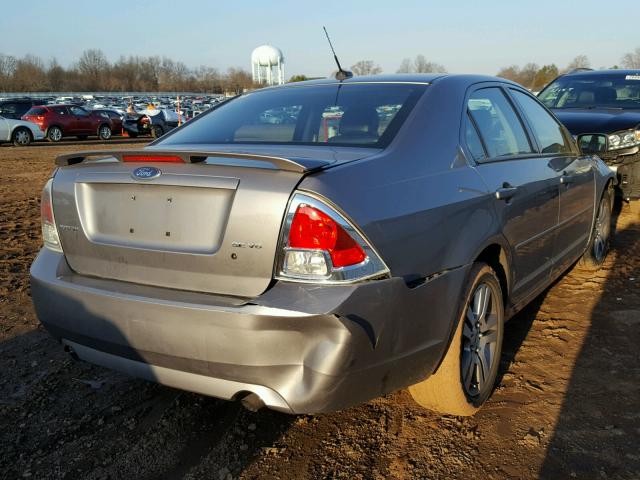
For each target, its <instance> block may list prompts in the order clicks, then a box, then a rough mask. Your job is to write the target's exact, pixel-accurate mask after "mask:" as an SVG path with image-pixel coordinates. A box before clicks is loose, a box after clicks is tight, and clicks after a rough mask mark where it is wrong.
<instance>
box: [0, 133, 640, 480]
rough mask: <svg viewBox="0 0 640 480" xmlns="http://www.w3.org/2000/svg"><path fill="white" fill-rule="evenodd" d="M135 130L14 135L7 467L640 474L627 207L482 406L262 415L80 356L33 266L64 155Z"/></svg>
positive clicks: (4, 178) (0, 317)
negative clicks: (34, 140) (48, 186)
mask: <svg viewBox="0 0 640 480" xmlns="http://www.w3.org/2000/svg"><path fill="white" fill-rule="evenodd" d="M131 143H135V142H132V141H128V140H127V141H118V140H116V141H112V142H109V143H108V144H106V145H104V146H103V144H99V142H63V143H62V144H61V145H57V146H51V145H48V144H41V145H36V146H33V147H29V148H14V147H9V146H3V147H0V242H1V243H0V245H1V248H0V452H2V454H1V455H0V477H1V478H7V479H15V478H35V479H41V478H65V479H129V478H132V479H133V478H135V479H147V478H149V479H150V478H187V479H196V478H213V479H236V478H242V479H254V478H260V479H263V478H264V479H276V478H281V479H320V478H322V479H324V478H344V479H378V478H397V479H409V478H411V479H413V478H429V479H432V478H454V479H455V478H465V479H469V478H548V479H565V478H579V479H582V478H597V479H606V478H622V479H638V478H640V354H639V352H640V218H638V217H636V218H632V214H631V213H630V212H629V211H628V210H627V209H626V208H622V210H621V211H619V207H618V213H619V215H617V217H616V232H615V240H614V242H613V246H612V251H611V253H610V255H609V257H608V260H607V262H606V266H605V268H604V269H602V270H601V271H600V272H598V273H597V274H595V275H594V274H589V273H587V272H584V271H581V270H580V269H578V268H574V269H573V270H572V271H570V272H568V273H567V274H565V275H564V276H563V277H562V278H561V279H560V280H559V281H558V282H556V283H555V284H554V285H553V286H552V287H551V288H549V289H548V290H547V291H546V292H545V293H544V294H542V295H541V296H540V297H539V298H538V299H536V301H535V302H534V303H533V304H532V305H530V306H529V307H527V308H526V310H524V311H523V312H521V313H520V314H518V315H517V316H516V317H515V318H514V319H513V320H512V321H511V322H509V323H508V324H507V327H506V338H505V347H504V355H503V361H502V364H501V373H500V381H499V385H498V386H497V387H496V390H495V392H494V394H493V396H492V397H491V399H490V400H489V402H488V403H487V405H486V406H485V407H484V408H483V409H482V410H481V411H480V413H479V414H478V415H476V416H475V417H472V418H457V417H449V416H439V415H436V414H434V413H431V412H429V411H425V410H422V409H420V408H419V407H417V406H416V405H415V404H413V403H412V401H411V399H410V397H409V395H408V394H407V393H406V392H397V393H395V394H392V395H388V396H387V397H384V398H379V399H376V400H373V401H371V402H369V403H367V404H365V405H361V406H358V407H355V408H351V409H349V410H345V411H342V412H338V413H334V414H327V415H318V416H295V417H294V416H288V415H284V414H280V413H276V412H272V411H268V410H262V411H260V412H258V413H251V412H248V411H246V410H244V409H243V408H242V407H241V406H240V405H239V404H237V403H230V402H224V401H220V400H217V399H214V398H207V397H203V396H200V395H195V394H191V393H186V392H181V391H178V390H173V389H170V388H167V387H162V386H160V385H156V384H152V383H148V382H145V381H142V380H137V379H132V378H129V377H126V376H124V375H121V374H118V373H115V372H111V371H108V370H105V369H103V368H99V367H94V366H91V365H88V364H83V363H77V362H74V361H72V360H71V359H70V358H69V357H68V356H67V355H66V354H64V353H63V352H62V349H61V347H60V345H58V344H57V343H56V342H55V341H54V340H53V339H52V338H50V337H49V335H48V334H47V333H46V332H45V331H44V330H43V329H42V328H41V327H40V326H39V324H38V321H37V319H36V317H35V315H34V311H33V308H32V306H31V301H30V297H29V284H28V269H29V265H30V264H31V262H32V260H33V258H34V256H35V254H36V253H37V251H38V249H39V248H40V220H39V196H40V190H41V188H42V186H43V184H44V182H45V180H46V178H47V176H48V174H49V173H50V171H51V170H52V165H53V158H54V156H55V155H57V154H60V153H66V152H69V151H73V150H79V149H82V148H92V149H93V148H105V147H106V148H125V147H127V146H131ZM136 146H141V144H140V142H137V145H136Z"/></svg>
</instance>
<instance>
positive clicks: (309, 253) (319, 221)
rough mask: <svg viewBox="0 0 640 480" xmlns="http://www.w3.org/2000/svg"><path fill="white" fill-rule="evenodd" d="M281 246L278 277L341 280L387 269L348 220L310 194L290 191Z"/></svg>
mask: <svg viewBox="0 0 640 480" xmlns="http://www.w3.org/2000/svg"><path fill="white" fill-rule="evenodd" d="M281 246H282V252H281V260H280V262H279V268H278V278H281V279H289V280H298V281H314V282H318V281H319V282H323V283H344V282H354V281H359V280H364V279H367V278H372V277H378V276H384V275H387V274H388V273H389V270H388V268H387V266H386V265H385V264H384V262H383V261H382V260H381V259H380V257H379V256H378V254H377V253H376V252H375V251H374V250H373V248H372V247H371V245H370V244H369V242H367V241H366V240H365V238H364V235H363V234H362V233H360V232H359V231H358V230H357V229H356V228H355V227H354V225H353V224H352V223H351V222H349V221H348V220H347V219H346V218H345V217H344V216H343V215H340V214H339V213H338V212H337V211H336V210H335V209H334V208H332V207H330V206H329V205H328V204H327V203H326V202H324V201H322V200H320V199H319V198H316V197H312V196H310V195H306V194H302V193H297V194H295V195H294V197H293V199H292V201H291V204H290V207H289V211H288V213H287V218H286V223H285V228H284V230H283V233H282V240H281Z"/></svg>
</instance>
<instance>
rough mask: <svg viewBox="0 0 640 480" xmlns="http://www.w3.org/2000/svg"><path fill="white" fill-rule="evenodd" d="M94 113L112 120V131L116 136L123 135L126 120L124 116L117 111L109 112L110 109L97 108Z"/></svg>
mask: <svg viewBox="0 0 640 480" xmlns="http://www.w3.org/2000/svg"><path fill="white" fill-rule="evenodd" d="M93 113H96V114H98V115H102V116H103V117H105V118H108V119H110V120H111V130H112V131H113V133H114V134H117V135H120V134H121V133H122V119H123V118H124V115H121V114H120V113H118V112H117V111H115V110H109V109H108V108H96V109H94V110H93Z"/></svg>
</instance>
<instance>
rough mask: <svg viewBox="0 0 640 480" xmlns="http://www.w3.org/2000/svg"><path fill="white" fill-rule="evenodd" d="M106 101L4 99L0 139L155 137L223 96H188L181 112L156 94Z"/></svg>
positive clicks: (19, 143) (24, 142) (20, 142)
mask: <svg viewBox="0 0 640 480" xmlns="http://www.w3.org/2000/svg"><path fill="white" fill-rule="evenodd" d="M56 100H57V101H58V102H56ZM105 100H107V99H105ZM108 100H110V101H109V102H104V103H100V102H99V99H95V98H91V99H90V100H87V99H83V98H72V97H68V98H66V97H60V98H57V99H33V98H18V99H7V100H3V101H0V143H2V142H11V143H13V144H14V145H16V146H27V145H29V144H31V142H33V141H37V140H43V139H45V138H46V139H47V140H49V141H51V142H59V141H60V140H62V138H64V137H77V138H79V139H86V138H87V137H89V136H97V137H98V138H100V139H101V140H109V139H110V138H111V137H112V136H113V135H120V134H125V133H126V134H127V135H128V136H130V137H134V138H135V137H137V136H140V135H149V136H152V137H154V138H157V137H161V136H162V135H164V134H165V133H167V132H168V131H170V130H171V129H173V128H175V127H176V126H177V125H178V124H179V123H181V122H185V121H188V120H189V119H191V118H193V116H195V115H197V114H199V113H201V112H203V111H205V110H206V109H208V108H210V107H211V106H212V105H214V104H216V103H219V102H220V101H221V100H222V98H220V97H215V98H214V99H213V100H208V101H206V102H205V101H204V100H203V101H199V100H198V99H195V100H194V99H190V100H189V101H187V102H185V104H186V105H187V106H188V108H187V107H184V106H183V105H179V108H178V109H177V110H176V108H177V107H176V105H174V104H169V103H167V100H166V99H159V98H157V97H156V98H152V99H151V98H144V99H142V98H134V97H129V98H122V99H121V101H120V102H119V103H118V102H114V101H113V99H108ZM126 101H129V102H130V103H129V104H128V105H130V106H132V107H133V112H132V111H130V109H129V110H127V106H125V105H123V102H126ZM60 102H71V103H60ZM134 102H135V103H134ZM145 102H146V103H145ZM194 102H198V103H194Z"/></svg>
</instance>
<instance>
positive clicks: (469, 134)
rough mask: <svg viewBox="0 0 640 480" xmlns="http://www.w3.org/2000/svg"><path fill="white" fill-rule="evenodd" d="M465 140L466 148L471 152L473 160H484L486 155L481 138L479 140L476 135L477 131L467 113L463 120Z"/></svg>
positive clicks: (478, 136)
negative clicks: (464, 120)
mask: <svg viewBox="0 0 640 480" xmlns="http://www.w3.org/2000/svg"><path fill="white" fill-rule="evenodd" d="M465 140H466V142H467V148H468V149H469V151H470V152H471V155H472V156H473V158H474V160H484V159H485V158H486V157H487V154H486V153H485V151H484V146H483V145H482V140H480V135H478V131H477V130H476V127H475V125H474V124H473V120H472V119H471V117H470V116H469V114H467V118H466V122H465Z"/></svg>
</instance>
